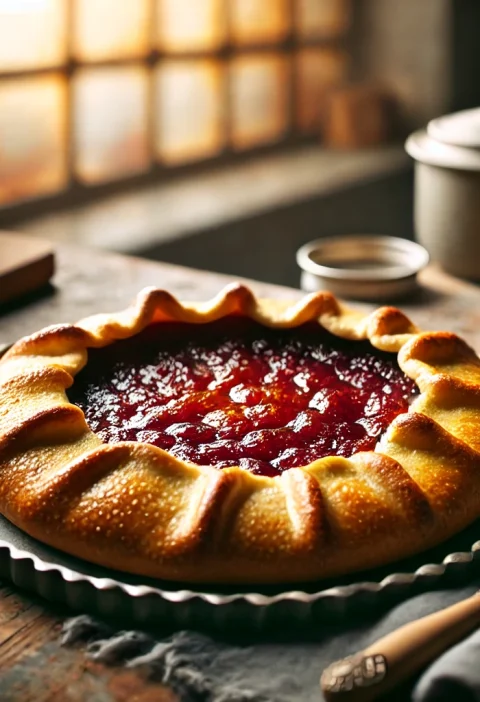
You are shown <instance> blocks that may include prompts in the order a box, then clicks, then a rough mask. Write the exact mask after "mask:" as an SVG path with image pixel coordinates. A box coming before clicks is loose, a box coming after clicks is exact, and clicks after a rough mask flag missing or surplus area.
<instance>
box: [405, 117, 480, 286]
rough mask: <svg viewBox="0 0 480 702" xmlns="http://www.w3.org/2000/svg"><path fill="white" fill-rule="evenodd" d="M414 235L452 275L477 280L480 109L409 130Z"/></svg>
mask: <svg viewBox="0 0 480 702" xmlns="http://www.w3.org/2000/svg"><path fill="white" fill-rule="evenodd" d="M405 147H406V150H407V152H408V153H409V154H410V155H411V156H412V157H413V158H414V159H415V161H416V163H415V198H414V214H415V235H416V238H417V240H418V241H419V242H420V243H421V244H422V245H423V246H424V247H425V248H426V249H427V251H428V252H429V254H430V256H431V258H432V260H434V261H437V262H438V263H440V264H441V266H442V267H443V268H444V269H445V270H446V271H448V272H449V273H452V274H453V275H457V276H460V277H462V278H469V279H472V280H480V108H475V109H473V110H464V111H463V112H457V113H455V114H452V115H447V116H445V117H440V118H438V119H436V120H433V121H432V122H430V123H429V124H428V126H427V129H426V130H422V131H418V132H415V133H414V134H412V135H411V136H410V137H409V138H408V139H407V142H406V145H405Z"/></svg>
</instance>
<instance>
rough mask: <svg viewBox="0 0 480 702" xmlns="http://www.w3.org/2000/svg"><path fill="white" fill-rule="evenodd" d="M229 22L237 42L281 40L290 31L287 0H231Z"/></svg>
mask: <svg viewBox="0 0 480 702" xmlns="http://www.w3.org/2000/svg"><path fill="white" fill-rule="evenodd" d="M231 24H232V37H233V40H234V42H235V43H237V44H255V43H257V44H258V43H270V42H276V41H282V39H285V37H286V36H287V35H288V33H289V31H290V14H289V0H232V3H231Z"/></svg>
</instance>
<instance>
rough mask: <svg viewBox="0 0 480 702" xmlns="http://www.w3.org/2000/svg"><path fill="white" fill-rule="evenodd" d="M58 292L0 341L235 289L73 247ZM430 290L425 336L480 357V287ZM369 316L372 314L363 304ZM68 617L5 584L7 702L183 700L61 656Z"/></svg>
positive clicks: (210, 277) (438, 284) (78, 657)
mask: <svg viewBox="0 0 480 702" xmlns="http://www.w3.org/2000/svg"><path fill="white" fill-rule="evenodd" d="M57 262H58V264H57V265H58V270H57V273H56V275H55V278H54V281H53V287H52V288H50V289H48V290H47V291H45V292H44V294H42V295H41V296H38V295H34V296H30V298H29V299H28V301H24V302H23V304H20V303H18V304H16V305H10V306H8V307H3V308H1V310H0V342H4V343H10V342H12V341H14V340H15V339H17V338H19V337H21V336H23V335H25V334H28V333H31V332H33V331H35V330H37V329H39V328H41V327H43V326H46V325H48V324H54V323H59V322H75V321H77V320H78V319H80V318H81V317H84V316H86V315H88V314H91V313H93V312H99V311H111V310H115V309H119V308H121V307H123V306H124V305H126V304H127V303H128V302H129V301H130V300H131V299H132V298H133V297H134V295H135V293H136V292H138V290H139V289H141V288H142V287H144V286H146V285H155V286H159V287H165V288H167V289H169V290H170V291H172V292H173V293H175V294H177V295H178V296H180V297H181V298H183V299H191V300H194V299H207V298H209V297H211V296H213V295H214V294H215V293H217V292H218V291H219V289H220V288H221V287H222V286H223V285H225V284H227V283H229V282H232V279H231V278H229V277H228V276H224V275H218V274H215V273H207V272H202V271H197V270H190V269H185V268H179V267H175V266H171V265H166V264H161V263H153V262H149V261H144V260H140V259H134V258H126V257H123V256H120V255H117V254H109V253H108V254H107V253H102V252H100V251H98V250H95V251H93V250H87V249H83V248H76V247H73V246H59V247H58V251H57ZM421 280H422V290H421V291H420V293H419V294H418V295H417V296H416V297H415V298H413V299H411V300H408V301H406V302H405V304H402V305H401V306H402V309H404V310H405V311H406V312H407V314H409V315H410V316H411V318H412V319H413V320H414V321H415V322H416V323H417V324H419V325H420V326H421V327H423V328H432V329H433V328H443V329H449V330H453V331H455V332H458V333H460V334H462V335H463V336H464V337H465V338H466V339H467V340H468V341H469V342H470V343H471V344H472V345H473V346H474V347H475V348H476V349H477V350H480V287H477V286H476V285H472V284H469V283H465V282H462V281H459V280H457V279H454V278H452V277H450V276H447V275H445V274H444V273H442V272H441V271H439V270H438V269H436V268H435V267H434V266H431V267H429V268H428V269H427V270H426V271H424V273H423V275H422V278H421ZM251 285H252V287H253V288H254V289H255V290H256V291H257V292H258V293H259V294H262V295H264V296H277V297H284V298H289V297H290V298H292V297H295V298H298V297H300V296H301V292H300V291H299V290H292V289H289V288H282V287H277V286H273V285H267V284H263V283H251ZM363 307H365V308H367V309H368V306H365V305H363ZM67 615H68V612H67V611H66V610H65V609H64V608H55V607H53V606H51V605H48V604H46V603H45V602H42V601H41V600H40V599H39V598H36V597H33V596H30V595H27V594H24V593H21V592H19V591H17V590H16V589H15V588H14V587H13V586H11V585H9V584H7V583H3V585H2V584H0V699H1V700H2V702H7V701H10V702H29V701H30V700H32V702H33V701H35V702H46V701H47V700H49V701H57V700H58V702H60V701H61V702H81V701H83V700H101V702H114V701H115V702H123V701H125V702H127V700H128V701H129V702H130V701H134V700H135V701H136V702H150V701H153V700H156V701H159V702H175V700H177V699H178V698H177V697H176V696H175V695H174V693H173V692H172V691H171V690H169V689H166V688H165V687H163V686H162V685H161V684H159V683H156V682H152V681H151V680H146V679H145V678H144V677H142V673H141V672H139V671H133V670H125V669H119V668H107V667H105V666H102V665H100V664H98V663H95V662H92V661H91V660H88V659H87V658H86V657H85V654H84V652H83V650H82V649H81V648H62V647H61V646H60V644H59V629H60V626H61V622H62V620H63V618H64V617H65V616H67Z"/></svg>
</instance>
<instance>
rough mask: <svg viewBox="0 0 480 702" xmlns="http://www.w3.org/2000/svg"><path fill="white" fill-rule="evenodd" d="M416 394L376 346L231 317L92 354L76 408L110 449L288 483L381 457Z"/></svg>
mask: <svg viewBox="0 0 480 702" xmlns="http://www.w3.org/2000/svg"><path fill="white" fill-rule="evenodd" d="M415 393H416V386H415V384H414V382H413V381H412V380H410V379H409V378H407V377H406V376H405V375H404V374H403V372H402V371H401V370H400V368H399V367H398V365H397V362H396V358H395V356H394V355H393V354H382V353H380V352H378V351H375V350H374V349H373V348H372V346H371V345H370V344H369V343H368V342H345V341H342V340H340V339H337V338H336V337H333V336H332V335H330V334H328V333H327V332H325V331H324V330H322V329H321V328H320V327H319V326H318V325H317V324H313V323H312V324H308V325H303V326H301V327H298V328H296V329H288V330H279V329H276V330H272V329H267V328H265V327H263V326H260V325H258V324H256V323H254V322H252V321H250V320H246V319H243V318H235V317H231V318H225V319H222V320H220V321H218V322H213V323H209V324H202V325H189V324H181V323H168V324H166V323H163V324H156V325H152V326H150V327H148V328H147V329H146V330H145V331H144V332H142V333H141V334H139V335H137V336H135V337H134V338H132V339H129V340H125V341H120V342H117V343H115V344H112V345H110V346H107V347H105V348H104V349H98V350H91V351H90V352H89V359H88V364H87V366H86V368H85V369H84V370H83V371H82V372H81V373H80V374H79V375H78V376H77V377H76V378H75V382H74V384H73V386H72V388H71V389H70V391H69V398H70V400H71V401H72V402H74V403H75V404H77V405H78V406H79V407H81V409H82V410H83V411H84V412H85V415H86V418H87V421H88V424H89V425H90V427H91V428H92V429H93V431H95V432H97V434H99V435H100V437H101V438H102V439H103V440H104V441H107V442H116V441H142V442H147V443H151V444H154V445H155V446H159V447H160V448H162V449H165V450H167V451H169V452H170V453H172V454H174V455H175V456H177V457H178V458H181V459H183V460H185V461H189V462H193V463H197V464H200V465H214V466H216V467H218V468H225V467H227V466H235V465H239V466H241V467H242V468H245V469H247V470H250V471H251V472H253V473H256V474H262V475H277V474H278V473H281V472H282V471H284V470H286V469H288V468H292V467H295V466H303V465H306V464H308V463H311V462H312V461H314V460H315V459H317V458H321V457H322V456H328V455H337V456H351V455H352V454H353V453H355V452H357V451H365V450H370V449H373V448H374V447H375V444H376V442H377V439H378V437H379V436H380V434H381V433H382V432H383V431H384V430H385V429H386V427H387V426H388V425H389V424H390V422H391V421H392V420H393V419H394V417H395V416H396V415H398V414H400V413H402V412H405V411H407V409H408V404H409V400H410V399H411V397H412V396H413V395H414V394H415Z"/></svg>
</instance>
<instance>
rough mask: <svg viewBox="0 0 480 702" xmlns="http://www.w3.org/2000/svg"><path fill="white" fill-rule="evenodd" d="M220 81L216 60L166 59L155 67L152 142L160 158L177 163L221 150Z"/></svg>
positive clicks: (222, 131)
mask: <svg viewBox="0 0 480 702" xmlns="http://www.w3.org/2000/svg"><path fill="white" fill-rule="evenodd" d="M223 83H224V78H223V71H222V69H221V67H220V65H219V64H218V63H217V62H216V61H210V60H202V61H168V62H165V63H164V64H162V65H160V66H159V68H158V69H157V71H156V76H155V94H156V112H157V124H156V129H155V142H156V150H157V154H158V157H159V158H160V159H161V160H163V161H165V162H167V163H180V162H182V161H191V160H194V159H198V158H206V157H208V156H213V155H215V154H217V153H218V152H219V151H221V150H222V148H223V146H224V143H225V137H224V116H223V109H222V108H223V94H224V90H223Z"/></svg>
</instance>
